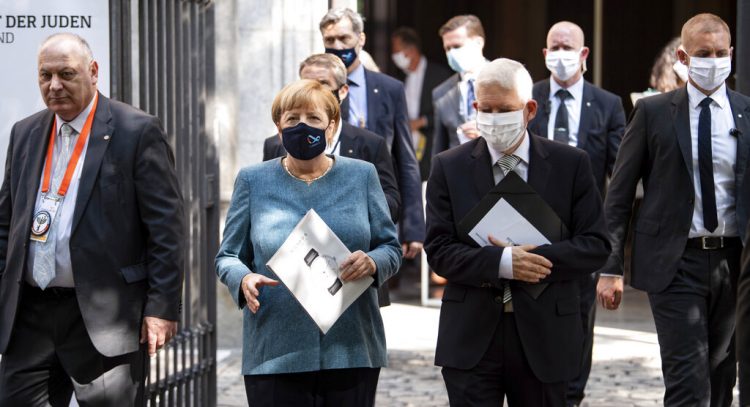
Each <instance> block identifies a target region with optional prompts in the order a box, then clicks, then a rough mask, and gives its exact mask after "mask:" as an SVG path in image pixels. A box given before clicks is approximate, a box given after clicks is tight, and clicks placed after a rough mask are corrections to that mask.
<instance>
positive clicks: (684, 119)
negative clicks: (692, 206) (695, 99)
mask: <svg viewBox="0 0 750 407" xmlns="http://www.w3.org/2000/svg"><path fill="white" fill-rule="evenodd" d="M688 108H689V101H688V96H687V88H686V87H684V86H683V87H682V88H680V89H678V90H676V91H675V92H674V96H672V123H674V127H675V133H676V134H677V142H678V143H679V145H680V151H681V152H682V158H683V160H684V161H685V166H686V167H687V170H688V173H690V183H691V184H692V183H693V146H692V141H691V138H690V112H689V111H688Z"/></svg>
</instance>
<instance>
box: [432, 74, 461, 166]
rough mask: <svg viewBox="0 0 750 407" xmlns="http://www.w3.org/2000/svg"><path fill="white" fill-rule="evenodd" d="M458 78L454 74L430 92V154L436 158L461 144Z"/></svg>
mask: <svg viewBox="0 0 750 407" xmlns="http://www.w3.org/2000/svg"><path fill="white" fill-rule="evenodd" d="M459 81H460V76H459V75H458V74H454V75H453V76H451V77H450V78H448V79H446V80H445V81H444V82H443V83H441V84H440V85H439V86H438V87H436V88H435V89H433V90H432V103H433V104H434V109H433V113H434V115H435V127H434V130H433V133H432V149H431V151H430V154H432V156H436V155H438V154H440V153H441V152H443V151H445V150H447V149H449V148H453V147H455V146H457V145H459V144H461V143H460V142H459V140H458V133H457V132H456V131H457V130H458V126H460V125H462V124H463V123H464V121H463V119H462V118H461V114H460V112H459V107H460V105H461V90H460V89H459V88H458V82H459Z"/></svg>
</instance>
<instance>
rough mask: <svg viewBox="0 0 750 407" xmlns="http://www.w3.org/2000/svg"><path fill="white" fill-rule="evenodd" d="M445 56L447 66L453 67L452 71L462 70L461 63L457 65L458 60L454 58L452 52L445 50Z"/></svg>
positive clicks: (459, 71) (460, 71)
mask: <svg viewBox="0 0 750 407" xmlns="http://www.w3.org/2000/svg"><path fill="white" fill-rule="evenodd" d="M451 51H453V50H451ZM445 57H446V58H448V66H450V67H451V69H453V70H454V71H456V72H458V73H462V72H463V70H462V69H461V65H459V63H458V61H457V60H456V57H455V56H454V54H453V53H452V52H450V51H448V52H446V53H445Z"/></svg>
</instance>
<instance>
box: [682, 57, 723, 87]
mask: <svg viewBox="0 0 750 407" xmlns="http://www.w3.org/2000/svg"><path fill="white" fill-rule="evenodd" d="M731 71H732V58H731V57H723V58H698V57H690V65H689V66H688V75H689V76H690V79H692V80H693V82H695V84H696V85H698V86H699V87H701V88H702V89H704V90H709V91H710V90H714V89H716V88H718V87H719V86H721V84H722V83H724V81H726V80H727V78H728V77H729V73H730V72H731Z"/></svg>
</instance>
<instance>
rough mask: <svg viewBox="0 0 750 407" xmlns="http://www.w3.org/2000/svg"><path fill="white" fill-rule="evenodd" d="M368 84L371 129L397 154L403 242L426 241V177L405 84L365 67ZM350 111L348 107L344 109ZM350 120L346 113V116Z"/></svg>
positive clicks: (395, 157)
mask: <svg viewBox="0 0 750 407" xmlns="http://www.w3.org/2000/svg"><path fill="white" fill-rule="evenodd" d="M365 82H366V86H367V126H366V127H367V129H368V130H370V131H371V132H373V133H375V134H377V135H379V136H381V137H383V138H385V143H386V145H387V146H388V149H389V150H390V152H391V156H392V157H393V165H394V167H395V170H396V180H397V181H398V190H399V192H400V193H401V216H400V217H399V222H400V228H399V233H400V235H401V241H402V242H423V241H424V210H423V209H422V180H421V178H420V175H419V164H417V157H416V156H415V155H414V146H413V145H412V140H411V130H410V128H409V116H408V114H407V110H406V95H405V94H404V84H403V83H401V82H400V81H398V80H396V79H393V78H391V77H390V76H388V75H385V74H382V73H379V72H373V71H368V70H367V69H365ZM343 110H344V111H345V112H344V113H345V114H346V113H348V111H347V110H346V109H343ZM344 120H346V117H345V118H344Z"/></svg>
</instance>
